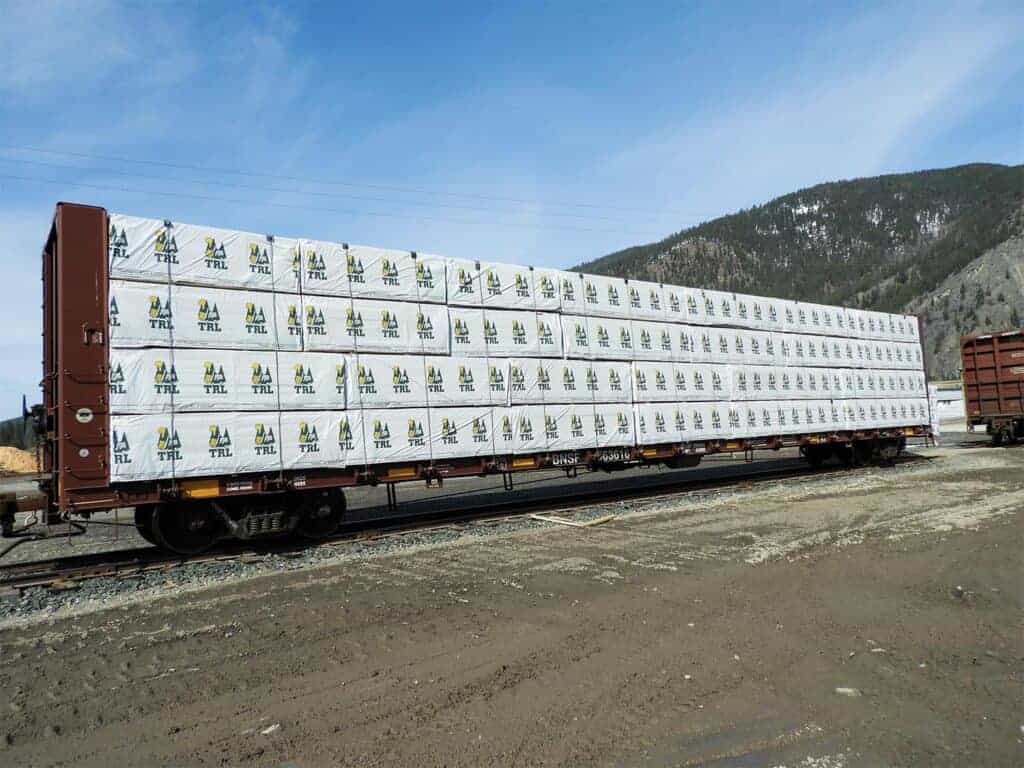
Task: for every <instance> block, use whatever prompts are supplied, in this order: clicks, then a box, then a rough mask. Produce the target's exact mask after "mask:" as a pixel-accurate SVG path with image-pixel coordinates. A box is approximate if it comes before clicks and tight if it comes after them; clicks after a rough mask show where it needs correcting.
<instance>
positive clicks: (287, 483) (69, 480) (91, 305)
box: [0, 203, 1024, 553]
mask: <svg viewBox="0 0 1024 768" xmlns="http://www.w3.org/2000/svg"><path fill="white" fill-rule="evenodd" d="M107 238H108V214H107V211H106V210H105V209H103V208H100V207H94V206H86V205H79V204H70V203H59V204H58V205H57V208H56V214H55V216H54V220H53V224H52V227H51V229H50V233H49V236H48V238H47V242H46V246H45V248H44V250H43V254H42V257H43V258H42V285H43V374H44V375H43V380H42V390H43V403H42V404H41V405H39V406H35V407H34V408H33V409H32V410H31V412H30V413H27V414H26V416H27V417H30V418H31V419H32V420H33V422H34V424H35V427H36V431H37V433H38V435H39V437H40V443H41V453H42V471H43V475H42V479H41V480H40V483H39V485H40V491H41V495H40V497H38V499H37V500H29V501H27V502H26V501H25V500H21V501H17V502H16V501H14V500H11V499H6V500H4V503H3V507H2V510H0V523H2V526H3V532H4V533H5V534H10V533H11V531H12V528H13V524H14V514H15V512H16V511H19V510H24V509H42V510H44V511H45V517H46V519H47V520H48V521H50V522H57V521H62V520H68V519H71V518H74V517H83V518H88V517H89V516H90V515H92V514H94V513H97V512H101V511H107V510H112V509H115V508H124V507H134V508H135V510H136V511H135V519H136V525H137V527H138V529H139V532H140V534H141V535H142V536H143V537H145V538H146V539H148V540H150V541H152V542H155V543H158V544H160V545H161V546H164V547H166V548H169V549H172V550H175V551H178V552H182V553H189V552H193V551H199V550H201V549H203V548H204V547H207V546H209V544H210V543H212V542H213V541H215V540H217V539H218V538H225V537H234V538H240V539H252V538H256V537H261V536H266V535H275V534H280V533H282V532H285V531H296V530H297V531H299V532H301V533H305V534H307V535H310V536H313V537H316V536H318V535H324V534H328V533H330V532H332V531H333V530H334V529H336V528H337V526H338V524H339V523H340V519H341V516H342V514H343V513H344V508H345V500H344V494H343V489H344V488H346V487H351V486H355V485H380V484H384V485H387V486H388V490H389V505H392V504H393V500H394V495H393V493H392V492H393V490H394V488H393V486H394V484H395V483H398V482H406V481H413V480H419V481H427V482H431V481H435V482H436V481H439V480H443V479H444V478H445V477H458V476H482V475H490V474H502V475H506V476H508V482H509V485H508V487H511V473H513V472H521V471H529V470H538V469H549V470H550V469H558V470H564V471H566V473H567V474H572V475H574V474H575V473H576V471H577V469H590V470H599V469H605V470H608V469H615V468H621V467H624V466H627V465H642V464H665V465H668V466H670V467H687V466H695V465H696V464H698V463H699V462H700V460H701V458H702V457H703V456H705V455H707V454H711V453H718V452H744V451H753V450H778V449H780V448H783V447H799V448H800V449H801V453H802V454H803V455H804V456H805V457H806V458H807V459H808V461H810V462H811V463H812V464H817V463H820V462H821V461H822V460H823V459H825V458H827V457H829V456H832V455H836V456H839V457H843V458H847V459H849V460H850V461H854V462H856V461H863V460H866V459H871V458H879V457H883V458H884V457H887V456H893V455H895V454H896V453H898V452H899V450H901V449H902V447H903V446H904V445H905V443H906V440H907V438H908V437H916V438H922V437H928V436H929V434H930V430H929V428H928V427H927V426H925V425H923V424H919V425H917V426H910V427H893V428H888V429H886V428H882V429H878V428H875V429H866V430H853V431H851V430H841V431H834V432H827V433H822V432H819V433H808V434H786V435H779V436H763V437H756V438H746V439H730V440H708V441H697V442H686V443H673V444H661V445H641V446H635V447H631V448H622V447H616V448H605V449H601V448H593V449H588V450H580V451H572V452H540V453H536V454H532V455H514V456H513V455H497V456H487V457H477V458H466V459H451V460H440V461H416V462H409V463H401V464H383V465H369V466H367V465H359V466H354V467H348V468H344V469H326V468H325V469H307V470H291V471H289V470H282V471H275V472H261V473H252V474H245V475H231V476H205V477H192V478H187V479H182V478H171V479H166V480H153V481H145V482H127V483H112V482H111V468H110V464H109V462H110V448H109V445H110V423H111V418H110V405H109V395H108V373H109V372H108V361H109V339H108V336H107V334H108V322H109V317H108V307H109V279H108V278H109V274H108V259H107V254H108V250H107V249H108V242H107ZM919 331H923V329H919ZM921 338H922V339H923V334H922V335H921ZM982 338H987V337H982ZM980 343H981V341H980V339H979V344H980ZM1017 344H1018V346H1017V347H1016V349H1018V350H1024V341H1022V340H1021V336H1020V334H1019V333H1018V335H1017ZM1010 354H1014V353H1010ZM1016 354H1020V355H1024V351H1021V352H1019V353H1016ZM1021 364H1022V365H1024V360H1022V362H1021ZM1007 369H1008V370H1012V369H1014V366H1013V365H1009V366H1007ZM1017 370H1021V369H1020V368H1017ZM1015 382H1016V383H1015V386H1016V389H1015V390H1014V391H1015V392H1016V395H1015V397H1016V400H1013V398H1011V397H1010V396H1009V394H1008V393H1004V394H1005V397H1006V399H1005V400H1001V401H1000V402H1005V404H1007V405H1013V403H1016V405H1015V406H1014V407H1016V409H1017V410H1016V411H1015V413H1016V414H1017V415H1018V416H1019V415H1020V413H1021V410H1020V407H1021V389H1020V376H1019V375H1018V377H1017V379H1016V380H1015ZM986 391H987V390H986ZM1000 391H1001V392H1002V390H1000ZM986 402H987V401H986Z"/></svg>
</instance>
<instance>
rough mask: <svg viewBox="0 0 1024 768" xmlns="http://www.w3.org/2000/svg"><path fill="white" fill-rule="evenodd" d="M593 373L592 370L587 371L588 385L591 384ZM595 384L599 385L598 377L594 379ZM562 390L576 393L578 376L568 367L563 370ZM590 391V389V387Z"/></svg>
mask: <svg viewBox="0 0 1024 768" xmlns="http://www.w3.org/2000/svg"><path fill="white" fill-rule="evenodd" d="M592 373H593V371H592V370H591V369H589V368H588V369H587V383H588V384H589V382H590V375H591V374H592ZM594 383H595V384H596V383H597V377H596V376H595V377H594ZM562 389H564V390H565V391H566V392H575V391H576V374H575V373H573V370H572V368H569V367H568V366H566V367H563V368H562ZM588 389H589V387H588Z"/></svg>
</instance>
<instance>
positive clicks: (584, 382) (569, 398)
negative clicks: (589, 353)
mask: <svg viewBox="0 0 1024 768" xmlns="http://www.w3.org/2000/svg"><path fill="white" fill-rule="evenodd" d="M543 365H544V366H545V368H546V370H547V371H548V374H549V377H550V387H551V388H550V389H549V390H547V392H546V393H545V401H546V402H566V403H584V402H593V400H594V392H595V391H596V390H597V388H598V387H599V386H600V382H598V381H597V374H596V373H595V372H594V369H593V366H592V364H589V362H585V361H583V360H543Z"/></svg>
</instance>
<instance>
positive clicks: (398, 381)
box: [391, 365, 409, 395]
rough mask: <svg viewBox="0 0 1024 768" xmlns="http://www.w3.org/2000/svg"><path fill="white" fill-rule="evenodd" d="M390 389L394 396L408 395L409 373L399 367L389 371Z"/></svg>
mask: <svg viewBox="0 0 1024 768" xmlns="http://www.w3.org/2000/svg"><path fill="white" fill-rule="evenodd" d="M391 388H392V389H393V390H394V391H395V394H396V395H407V394H409V372H408V371H406V369H404V368H402V367H401V366H398V365H396V366H394V367H393V368H392V369H391Z"/></svg>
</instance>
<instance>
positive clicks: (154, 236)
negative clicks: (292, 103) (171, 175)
mask: <svg viewBox="0 0 1024 768" xmlns="http://www.w3.org/2000/svg"><path fill="white" fill-rule="evenodd" d="M168 246H169V243H168V240H167V228H166V226H165V224H164V222H163V221H161V220H159V219H142V218H139V217H137V216H124V215H122V214H120V213H111V214H110V225H109V229H108V232H107V263H108V268H109V273H110V277H111V278H112V279H125V280H146V281H151V282H167V280H168V278H169V276H170V266H171V264H170V262H171V260H172V259H176V258H177V245H176V244H174V245H171V247H170V248H169V247H168Z"/></svg>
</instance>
